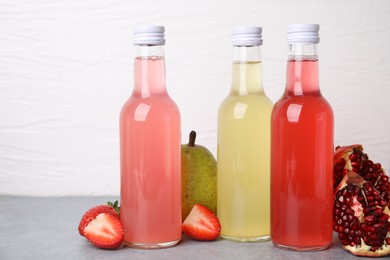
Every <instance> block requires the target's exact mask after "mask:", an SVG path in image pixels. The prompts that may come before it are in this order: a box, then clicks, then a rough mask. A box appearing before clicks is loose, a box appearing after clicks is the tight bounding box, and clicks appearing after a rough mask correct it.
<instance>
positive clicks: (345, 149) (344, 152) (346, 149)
mask: <svg viewBox="0 0 390 260" xmlns="http://www.w3.org/2000/svg"><path fill="white" fill-rule="evenodd" d="M354 149H358V150H360V151H363V146H362V145H361V144H353V145H347V146H340V147H337V149H336V151H335V152H334V156H333V158H334V159H335V160H336V159H339V158H348V157H349V155H350V154H351V153H353V150H354ZM348 170H352V167H351V168H350V169H348Z"/></svg>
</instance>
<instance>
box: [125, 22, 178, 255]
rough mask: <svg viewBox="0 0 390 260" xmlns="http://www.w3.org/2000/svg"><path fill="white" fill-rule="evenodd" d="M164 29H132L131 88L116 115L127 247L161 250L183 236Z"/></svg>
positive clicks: (175, 120) (174, 110) (175, 119)
mask: <svg viewBox="0 0 390 260" xmlns="http://www.w3.org/2000/svg"><path fill="white" fill-rule="evenodd" d="M164 32H165V29H164V27H162V26H141V27H136V28H135V29H134V44H135V50H136V56H135V59H134V89H133V93H132V95H131V97H130V98H129V99H128V100H127V102H126V103H125V104H124V106H123V108H122V110H121V114H120V161H121V214H120V217H121V221H122V223H123V226H124V235H125V241H124V243H125V245H127V246H131V247H137V248H163V247H169V246H173V245H175V244H177V243H178V242H179V241H180V238H181V231H182V230H181V171H180V149H181V148H180V145H181V130H180V112H179V109H178V107H177V106H176V104H175V102H174V101H173V100H172V99H171V98H170V97H169V95H168V93H167V90H166V86H165V58H164V44H165V39H164Z"/></svg>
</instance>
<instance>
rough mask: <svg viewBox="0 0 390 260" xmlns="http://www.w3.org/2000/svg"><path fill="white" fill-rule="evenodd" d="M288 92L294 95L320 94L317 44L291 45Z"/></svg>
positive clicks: (288, 63)
mask: <svg viewBox="0 0 390 260" xmlns="http://www.w3.org/2000/svg"><path fill="white" fill-rule="evenodd" d="M286 94H287V95H293V96H301V95H304V94H309V95H310V94H312V95H319V94H320V85H319V70H318V55H317V45H316V44H290V45H289V56H288V61H287V82H286Z"/></svg>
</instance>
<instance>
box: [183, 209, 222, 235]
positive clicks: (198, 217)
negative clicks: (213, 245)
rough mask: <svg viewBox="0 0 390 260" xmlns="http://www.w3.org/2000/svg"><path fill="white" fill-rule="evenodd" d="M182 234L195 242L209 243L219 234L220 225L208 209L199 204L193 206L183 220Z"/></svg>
mask: <svg viewBox="0 0 390 260" xmlns="http://www.w3.org/2000/svg"><path fill="white" fill-rule="evenodd" d="M183 232H184V233H185V234H186V235H187V236H189V237H190V238H193V239H196V240H203V241H211V240H214V239H216V238H217V237H218V236H219V234H220V233H221V224H220V223H219V220H218V218H217V216H215V214H214V213H213V212H212V211H211V210H210V209H208V208H207V207H205V206H203V205H201V204H195V205H194V207H193V208H192V210H191V212H190V214H189V215H188V216H187V218H186V219H185V220H184V223H183Z"/></svg>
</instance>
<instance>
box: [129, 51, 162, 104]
mask: <svg viewBox="0 0 390 260" xmlns="http://www.w3.org/2000/svg"><path fill="white" fill-rule="evenodd" d="M135 47H136V54H135V59H134V91H133V95H136V96H140V97H142V98H146V97H149V96H151V95H161V94H165V93H166V86H165V58H164V45H151V46H149V45H136V46H135Z"/></svg>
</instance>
